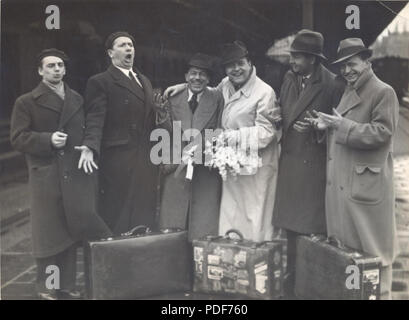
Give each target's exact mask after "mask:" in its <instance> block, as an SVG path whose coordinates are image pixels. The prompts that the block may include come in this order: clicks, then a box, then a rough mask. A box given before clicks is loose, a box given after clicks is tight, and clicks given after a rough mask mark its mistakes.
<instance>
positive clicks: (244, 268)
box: [193, 230, 283, 299]
mask: <svg viewBox="0 0 409 320" xmlns="http://www.w3.org/2000/svg"><path fill="white" fill-rule="evenodd" d="M230 234H237V235H238V236H239V239H232V238H230ZM282 245H283V242H282V241H268V242H267V241H265V242H261V243H256V242H252V241H248V240H244V239H243V236H242V234H241V233H240V232H239V231H237V230H229V231H227V232H226V235H225V236H224V237H222V236H219V237H215V236H207V237H204V238H202V239H198V240H193V255H194V257H193V259H194V269H195V270H194V283H193V290H194V291H195V292H202V293H213V294H231V295H235V296H238V297H242V298H254V299H275V298H279V297H281V296H282V275H283V270H282V252H283V250H282Z"/></svg>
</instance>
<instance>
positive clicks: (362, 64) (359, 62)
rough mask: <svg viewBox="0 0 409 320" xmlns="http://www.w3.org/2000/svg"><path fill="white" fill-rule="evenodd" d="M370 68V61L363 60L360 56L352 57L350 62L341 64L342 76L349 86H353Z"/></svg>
mask: <svg viewBox="0 0 409 320" xmlns="http://www.w3.org/2000/svg"><path fill="white" fill-rule="evenodd" d="M368 67H369V61H368V60H366V59H365V60H364V59H362V58H361V57H360V56H359V55H355V56H352V57H351V58H349V59H348V60H346V61H344V62H341V64H340V71H341V75H342V76H343V77H344V78H345V80H346V81H347V82H348V84H349V85H353V84H354V83H355V82H356V80H358V78H359V77H360V75H361V74H362V72H364V71H365V70H366V69H367V68H368Z"/></svg>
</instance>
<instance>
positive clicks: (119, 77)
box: [108, 65, 145, 101]
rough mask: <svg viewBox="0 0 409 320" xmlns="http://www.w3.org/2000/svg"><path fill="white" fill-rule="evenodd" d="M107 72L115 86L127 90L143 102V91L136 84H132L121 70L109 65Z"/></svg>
mask: <svg viewBox="0 0 409 320" xmlns="http://www.w3.org/2000/svg"><path fill="white" fill-rule="evenodd" d="M108 71H109V73H110V74H111V75H112V77H113V78H114V81H115V83H116V84H117V85H119V86H121V87H123V88H126V89H128V90H129V91H130V92H131V93H133V94H134V95H135V96H137V97H138V98H139V99H141V100H142V101H144V100H145V96H144V92H143V89H142V88H141V87H139V85H138V84H136V83H135V84H133V83H132V80H131V79H129V78H128V77H127V76H126V75H125V74H124V73H123V72H122V71H121V70H119V69H118V68H116V67H114V66H113V65H110V66H109V68H108ZM142 85H143V84H142Z"/></svg>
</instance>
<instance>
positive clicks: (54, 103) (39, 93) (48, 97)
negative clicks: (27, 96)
mask: <svg viewBox="0 0 409 320" xmlns="http://www.w3.org/2000/svg"><path fill="white" fill-rule="evenodd" d="M32 95H33V98H34V100H36V102H37V105H38V106H40V107H44V108H47V109H50V110H52V111H54V112H57V113H61V110H62V106H63V100H62V99H61V98H60V97H59V96H58V95H57V94H56V93H54V92H53V91H52V90H51V89H50V88H49V87H47V85H46V84H44V83H43V82H40V83H39V85H38V86H37V87H36V88H35V89H34V90H33V91H32Z"/></svg>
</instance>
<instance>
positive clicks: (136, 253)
mask: <svg viewBox="0 0 409 320" xmlns="http://www.w3.org/2000/svg"><path fill="white" fill-rule="evenodd" d="M141 229H143V230H145V232H144V233H143V234H138V231H140V230H141ZM191 256H192V254H191V246H190V244H188V242H187V232H186V231H171V230H166V231H164V232H150V231H149V229H148V228H146V227H141V226H139V227H136V228H134V229H133V230H131V231H130V232H128V233H125V234H123V236H121V237H116V238H108V239H104V240H98V241H90V242H88V243H86V245H85V246H84V259H85V281H86V292H87V298H88V299H136V298H143V297H148V296H153V295H161V294H166V293H172V292H179V291H188V290H191V273H192V271H191V266H192V263H191V259H192V258H191Z"/></svg>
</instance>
